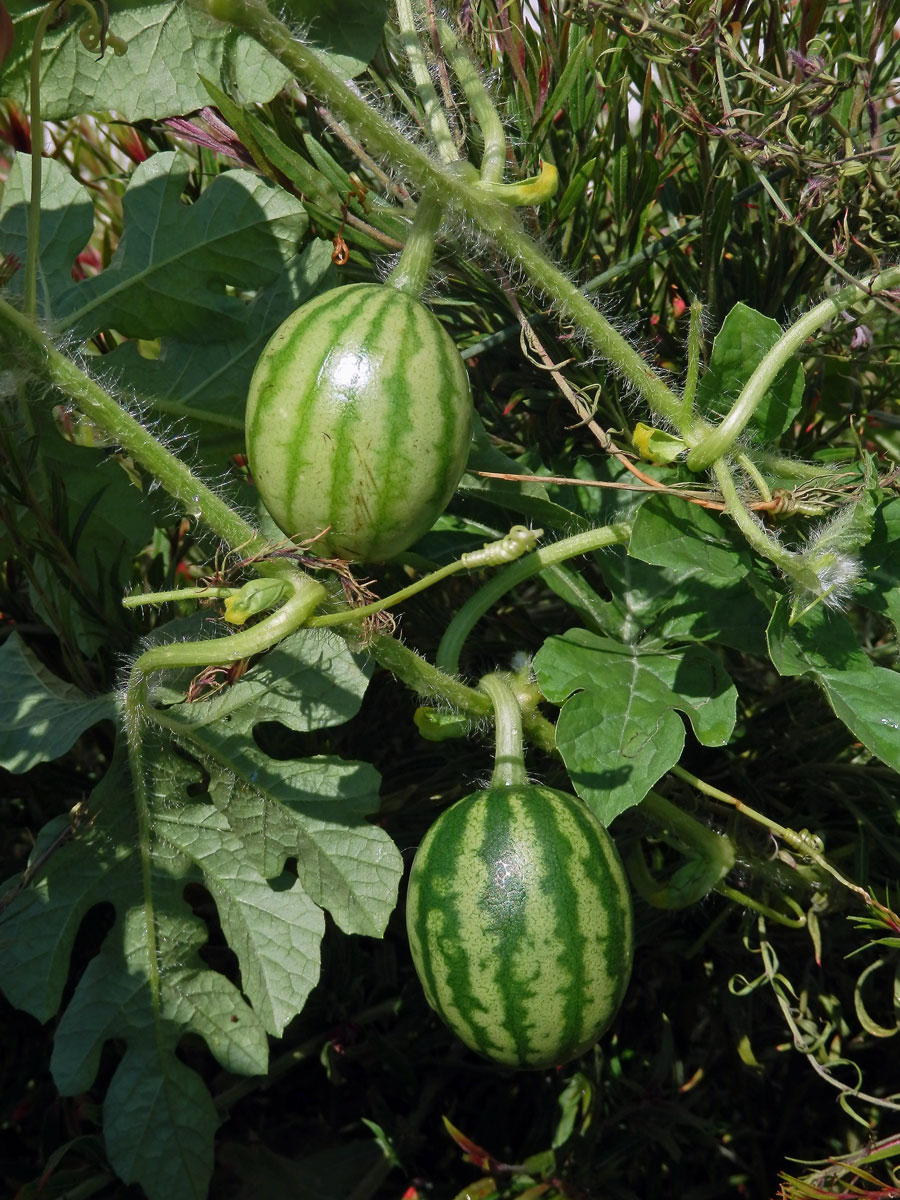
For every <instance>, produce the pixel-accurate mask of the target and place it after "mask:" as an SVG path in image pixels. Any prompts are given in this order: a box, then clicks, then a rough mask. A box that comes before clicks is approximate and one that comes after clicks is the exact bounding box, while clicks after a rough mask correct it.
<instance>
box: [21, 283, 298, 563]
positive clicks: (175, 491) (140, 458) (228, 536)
mask: <svg viewBox="0 0 900 1200" xmlns="http://www.w3.org/2000/svg"><path fill="white" fill-rule="evenodd" d="M0 329H2V330H3V331H4V332H5V334H6V335H7V342H8V343H12V344H13V345H14V346H15V347H16V349H17V350H18V351H19V352H20V353H21V354H22V356H23V357H24V358H25V360H26V361H27V363H28V365H29V366H30V367H31V368H32V369H33V370H35V371H36V372H38V373H39V374H40V375H41V376H42V377H43V378H44V379H47V380H49V381H50V382H51V383H52V384H53V385H54V386H55V387H57V388H58V389H59V390H60V391H61V392H62V393H63V395H64V396H65V397H66V399H68V400H71V401H72V403H74V404H75V405H76V407H77V408H79V409H80V411H81V412H83V413H84V415H85V416H86V417H88V418H89V419H90V420H91V421H93V422H94V423H95V424H96V425H98V426H99V427H100V428H101V429H102V430H103V432H104V433H106V434H108V435H109V437H110V438H112V439H113V440H114V441H115V442H116V443H117V444H118V445H120V446H121V447H122V449H123V450H125V451H126V452H127V453H128V454H129V455H131V457H132V458H134V460H135V461H136V462H138V463H139V464H140V465H141V466H142V467H143V468H144V470H146V471H147V472H148V473H149V474H150V475H152V476H153V477H154V479H157V480H158V481H159V482H160V484H161V485H162V486H163V487H164V488H165V489H166V491H167V492H168V493H169V494H170V495H171V496H173V497H174V498H175V499H176V500H177V501H178V502H179V504H181V505H182V507H183V508H184V510H185V511H186V512H188V513H190V514H191V515H192V516H193V517H195V518H196V519H199V520H201V521H203V523H204V524H205V525H206V526H207V527H208V528H209V529H211V530H212V531H213V532H214V533H215V534H216V535H217V536H218V537H220V538H221V539H222V540H223V541H224V542H226V543H227V544H228V545H229V546H230V547H231V548H232V549H237V548H241V549H244V550H246V552H247V553H248V554H251V555H263V556H264V555H265V554H266V552H267V550H268V542H267V541H266V539H265V538H264V537H263V536H262V534H261V533H260V532H259V531H258V530H257V529H254V527H253V526H252V525H251V524H249V522H247V521H245V520H244V519H243V517H241V516H240V515H239V514H238V513H236V512H235V511H234V510H233V509H232V508H231V507H230V506H229V505H228V504H227V503H226V502H225V501H224V500H222V499H221V498H220V497H219V496H217V495H216V494H215V492H213V491H212V490H211V489H210V488H208V487H207V486H206V484H204V483H203V482H201V480H200V479H198V478H197V476H196V475H195V474H194V473H193V471H191V469H190V468H189V467H188V466H186V465H185V464H184V463H183V462H182V461H181V459H180V458H178V457H177V455H175V454H172V452H171V451H170V450H168V449H166V447H165V446H164V445H163V444H162V443H161V442H160V441H159V440H158V439H157V438H155V437H154V436H153V434H152V433H150V432H149V431H148V430H147V429H145V428H144V426H143V425H142V424H141V423H140V421H138V420H137V419H136V418H135V417H133V416H131V414H130V413H128V412H126V411H125V409H123V408H122V406H121V405H120V404H119V403H118V402H117V401H116V400H115V399H114V398H113V397H112V396H111V395H110V394H109V393H108V392H106V391H105V390H104V389H103V388H102V387H101V386H100V384H99V383H98V382H97V381H96V380H95V379H93V378H92V377H91V376H90V375H88V374H87V372H86V371H84V370H82V368H81V367H79V366H78V364H77V363H75V362H73V361H72V360H71V359H69V358H67V357H66V356H65V355H64V354H60V353H59V351H58V350H57V349H56V348H55V346H54V345H53V344H52V342H51V341H50V340H49V338H48V337H47V336H46V335H45V334H44V332H43V330H41V329H40V328H39V327H38V326H37V325H36V324H35V323H34V322H33V321H31V320H29V319H28V317H26V316H25V315H24V314H23V313H20V312H19V311H18V310H17V309H15V308H13V306H12V305H11V304H9V303H7V301H5V300H4V299H3V298H2V297H0ZM255 565H256V569H257V570H258V571H259V573H260V574H262V575H265V574H269V575H282V574H288V573H290V572H291V571H293V570H295V568H294V567H293V566H292V565H291V564H290V563H286V562H285V561H283V560H282V561H269V562H259V563H257V564H255Z"/></svg>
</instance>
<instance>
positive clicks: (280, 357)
mask: <svg viewBox="0 0 900 1200" xmlns="http://www.w3.org/2000/svg"><path fill="white" fill-rule="evenodd" d="M471 430H472V398H471V393H470V390H469V381H468V376H467V374H466V369H465V365H464V364H463V361H462V359H461V357H460V355H459V352H458V350H457V349H456V346H455V345H454V343H453V340H452V338H451V337H450V336H449V334H448V333H447V332H446V330H445V329H443V327H442V326H441V325H440V323H439V322H438V320H437V318H436V317H435V316H434V315H433V314H432V313H431V312H429V311H428V309H427V308H425V307H424V305H422V304H421V303H420V302H419V301H418V300H416V299H414V298H413V297H412V296H409V295H408V294H407V293H405V292H402V291H399V290H397V289H396V288H393V287H388V286H384V285H379V284H370V283H358V284H350V285H348V286H346V287H341V288H337V289H335V290H334V291H330V292H325V293H323V294H322V295H320V296H317V297H315V298H314V299H313V300H310V301H309V302H308V303H307V304H304V305H302V307H300V308H299V309H297V311H296V312H294V313H292V314H291V316H290V317H288V318H287V320H286V321H285V322H284V323H283V324H282V325H281V326H280V327H279V329H277V330H276V332H275V334H274V335H273V336H272V338H271V339H270V340H269V342H268V344H267V345H266V347H265V349H264V350H263V352H262V354H261V356H260V358H259V361H258V363H257V364H256V368H255V370H254V372H253V378H252V380H251V383H250V392H249V397H248V402H247V415H246V433H247V452H248V457H249V460H250V469H251V471H252V474H253V478H254V480H255V482H256V485H257V487H258V489H259V493H260V496H261V498H262V501H263V503H264V504H265V506H266V508H267V509H268V511H269V513H270V514H271V516H272V518H273V519H274V521H275V523H276V524H277V525H278V527H279V529H281V530H282V531H283V532H284V533H286V534H287V535H288V536H289V537H291V538H294V539H295V540H298V541H305V540H307V539H311V538H316V537H317V536H318V535H320V534H323V531H325V530H327V532H325V533H324V535H323V536H322V537H320V538H318V540H317V541H315V543H314V545H313V549H314V550H315V552H316V553H317V554H319V555H321V556H323V557H333V558H343V559H347V560H350V561H364V562H381V561H383V560H384V559H386V558H390V557H391V556H393V555H395V554H398V553H400V551H402V550H404V549H406V547H407V546H410V545H412V543H413V542H415V541H416V540H417V539H418V538H420V537H421V536H422V534H424V533H425V532H426V531H427V530H428V529H430V528H431V526H432V525H433V524H434V521H435V519H436V518H437V517H438V516H439V515H440V513H441V512H443V510H444V508H445V507H446V504H447V502H448V500H449V499H450V497H451V496H452V494H453V492H454V490H455V488H456V485H457V484H458V482H459V480H460V477H461V475H462V473H463V470H464V469H465V464H466V456H467V454H468V449H469V442H470V439H471Z"/></svg>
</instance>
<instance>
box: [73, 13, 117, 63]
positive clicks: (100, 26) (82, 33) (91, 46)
mask: <svg viewBox="0 0 900 1200" xmlns="http://www.w3.org/2000/svg"><path fill="white" fill-rule="evenodd" d="M71 2H72V3H73V4H77V5H78V7H79V8H83V9H84V11H85V12H86V13H87V14H88V19H87V21H86V22H85V23H84V24H83V25H82V26H81V28H80V29H79V30H78V39H79V41H80V42H81V44H82V46H84V48H85V49H86V50H99V51H100V54H99V56H98V57H99V58H102V57H103V55H104V54H105V53H106V48H107V46H109V47H110V48H111V49H112V52H113V53H114V54H115V55H116V57H117V58H121V57H122V55H123V54H125V53H126V51H127V50H128V44H127V43H126V42H124V41H123V40H122V38H120V37H119V36H118V35H117V34H115V33H110V32H109V7H108V5H107V3H106V0H96V4H97V6H98V8H99V10H100V16H98V15H97V8H95V7H94V4H93V3H91V2H90V0H71Z"/></svg>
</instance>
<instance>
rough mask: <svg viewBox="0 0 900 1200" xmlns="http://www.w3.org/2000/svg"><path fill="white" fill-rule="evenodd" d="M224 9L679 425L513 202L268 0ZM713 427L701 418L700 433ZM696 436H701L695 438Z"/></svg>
mask: <svg viewBox="0 0 900 1200" xmlns="http://www.w3.org/2000/svg"><path fill="white" fill-rule="evenodd" d="M208 3H210V4H211V6H212V8H213V9H215V10H216V12H217V13H222V14H223V16H225V19H227V20H229V21H231V22H233V23H234V24H237V25H240V26H241V27H242V28H243V29H245V30H246V31H247V32H248V33H250V35H251V36H252V37H254V38H255V39H256V40H257V41H258V42H259V43H260V44H261V45H263V46H264V47H265V48H266V49H267V50H268V51H269V52H270V53H271V54H272V55H273V56H274V57H275V58H277V59H278V61H279V62H281V63H282V64H283V65H284V66H286V67H287V68H288V69H289V70H290V71H291V72H292V73H293V74H294V75H295V76H296V77H297V78H298V80H299V81H300V82H301V84H302V86H303V87H304V88H305V89H307V90H308V91H310V92H312V93H313V94H314V95H315V96H317V97H318V98H319V99H320V100H321V101H323V102H324V103H325V104H326V105H327V106H328V107H329V108H330V109H331V110H332V111H333V112H336V113H338V114H340V116H341V118H342V119H343V120H344V121H345V122H346V123H347V124H348V125H349V126H350V127H351V129H352V130H353V131H354V133H355V134H356V135H357V136H358V137H359V138H360V140H361V141H362V142H363V144H364V145H366V146H367V148H368V150H369V152H370V153H373V154H375V155H384V156H385V157H387V158H388V159H389V160H390V161H391V162H392V164H393V165H394V167H395V168H396V169H397V170H400V171H402V172H403V173H405V175H406V177H407V178H408V179H409V180H410V181H411V182H412V183H413V184H414V185H415V186H416V187H417V188H418V189H419V190H420V191H422V192H427V191H433V192H435V193H437V195H439V196H440V197H441V199H442V200H443V201H444V202H445V203H446V204H447V205H448V207H452V208H453V209H454V210H455V211H456V212H457V213H458V214H459V215H460V216H461V217H462V218H463V219H464V220H466V221H468V222H471V223H472V224H473V225H474V226H475V227H476V228H477V229H479V230H480V231H481V233H483V234H485V235H486V236H487V237H488V238H489V239H490V240H491V241H493V242H494V243H495V244H496V245H497V246H499V247H500V249H501V250H503V252H504V253H505V254H506V255H507V256H508V258H509V259H510V261H511V262H512V263H514V264H515V265H516V266H517V267H519V268H521V269H522V270H523V271H524V272H525V274H526V275H527V276H528V278H529V279H530V280H531V282H532V283H533V284H534V285H535V286H536V287H538V288H539V289H540V290H541V291H542V292H543V293H544V294H545V295H546V296H547V297H548V298H549V299H550V300H552V302H553V303H554V304H555V305H556V307H557V309H558V312H559V315H560V316H561V317H562V318H563V319H564V320H570V321H574V322H575V323H576V324H577V325H578V326H579V327H580V328H581V329H582V330H583V331H584V333H585V335H586V336H587V338H588V340H589V341H590V342H591V344H592V345H593V346H594V347H595V348H596V349H597V350H598V351H599V352H600V353H601V354H602V355H603V357H604V358H606V359H607V360H608V361H609V362H610V363H611V364H612V365H613V366H614V367H615V368H616V369H617V370H618V371H619V373H620V374H621V375H622V376H623V377H624V378H625V379H626V380H627V381H628V383H629V384H631V386H633V387H634V388H635V389H636V390H637V391H638V392H639V393H640V394H641V395H642V396H643V397H644V399H645V400H646V402H647V403H648V404H649V405H650V407H651V408H652V409H653V410H654V411H655V412H656V413H657V414H658V415H660V416H662V417H663V418H665V419H666V420H669V421H671V422H672V423H673V424H675V425H677V424H678V421H679V418H680V415H681V400H680V398H679V397H678V396H676V395H675V393H674V392H673V391H672V390H671V389H670V388H669V387H668V386H667V385H666V383H665V382H664V381H663V379H662V378H661V377H660V376H659V375H657V374H656V373H655V372H654V371H653V370H652V368H651V367H650V366H649V364H648V363H646V362H645V361H644V359H643V358H642V357H641V355H640V354H639V353H638V352H637V351H636V350H635V349H634V347H633V346H631V345H630V344H629V342H628V341H627V340H626V339H625V338H624V337H623V336H622V334H620V333H619V332H618V331H617V330H616V329H615V328H614V327H613V326H612V325H611V324H610V322H609V321H607V320H606V318H605V317H604V316H603V315H602V314H601V313H600V312H599V311H598V310H597V309H596V308H595V307H594V306H593V304H592V303H591V301H590V300H589V299H588V298H587V296H586V295H585V294H584V293H583V292H582V291H581V289H580V288H578V287H577V286H576V285H575V284H574V283H573V282H572V281H571V280H570V279H568V278H567V277H566V275H565V274H564V273H563V272H562V271H561V270H560V269H559V268H558V267H557V266H555V265H554V263H553V262H552V261H551V260H550V259H549V258H548V257H547V255H546V254H545V253H544V252H543V251H542V250H541V249H539V248H538V246H536V245H535V244H534V242H533V241H532V240H531V238H530V237H529V236H528V235H527V234H526V233H525V231H524V230H523V229H522V227H521V225H520V224H519V222H518V221H517V220H516V218H515V217H514V216H513V214H512V213H511V211H510V209H509V206H508V205H507V204H505V203H504V202H503V200H502V199H499V198H498V197H497V196H496V195H491V194H489V193H488V191H486V190H485V189H482V188H481V187H480V186H479V180H478V179H477V178H475V179H471V178H466V177H465V175H464V174H463V173H460V172H458V171H454V170H453V169H451V168H450V167H448V166H445V165H442V164H439V163H436V162H434V161H433V160H432V159H431V158H430V157H429V156H428V155H427V154H426V153H425V152H424V151H423V150H421V149H419V147H418V146H415V145H413V144H412V143H411V142H409V141H408V140H407V139H406V138H405V137H403V135H402V134H400V133H399V132H398V131H397V130H396V129H395V128H394V126H393V125H392V124H391V123H390V122H389V121H388V120H387V119H386V118H385V117H383V116H381V114H380V113H377V112H375V111H374V109H372V108H371V107H370V106H369V104H368V103H367V102H366V100H365V99H364V98H363V96H362V95H360V93H359V92H358V91H355V90H354V89H352V88H351V87H349V86H348V84H347V83H346V81H345V80H344V79H342V78H341V77H340V75H338V74H337V72H336V71H334V70H333V69H332V68H331V66H330V65H329V64H328V63H327V62H326V61H325V59H324V58H323V56H322V55H320V54H319V53H317V52H316V51H315V50H314V49H312V48H311V47H310V46H307V45H304V44H303V43H302V42H298V41H295V40H294V38H293V36H292V35H291V31H290V30H289V29H288V28H287V26H286V25H284V24H283V23H282V22H281V21H279V20H278V19H277V18H276V17H274V16H273V15H272V14H271V13H270V12H269V11H268V9H267V8H266V6H265V4H264V3H262V0H208ZM706 428H709V427H708V426H706V425H705V423H702V422H695V431H696V437H697V438H699V437H700V436H702V433H703V431H704V430H705V429H706ZM695 440H696V438H695Z"/></svg>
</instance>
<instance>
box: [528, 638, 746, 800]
mask: <svg viewBox="0 0 900 1200" xmlns="http://www.w3.org/2000/svg"><path fill="white" fill-rule="evenodd" d="M534 669H535V673H536V675H537V681H538V684H539V686H540V688H541V691H542V692H543V693H544V695H545V696H546V697H547V698H548V699H549V700H552V701H554V702H555V703H562V710H561V712H560V715H559V719H558V721H557V727H556V741H557V745H558V747H559V751H560V753H561V755H562V757H563V760H564V762H565V764H566V769H567V771H568V772H569V777H570V778H571V780H572V784H573V786H574V787H575V790H576V791H577V792H578V794H579V795H580V796H581V797H582V798H583V799H584V800H585V801H586V802H587V804H588V805H589V806H590V808H591V809H593V811H594V813H595V814H596V815H597V817H599V819H600V820H601V821H602V822H603V823H604V824H609V823H610V822H611V821H612V820H613V819H614V818H615V817H616V816H618V815H619V813H621V812H624V811H625V810H626V809H627V808H631V807H632V806H633V805H635V804H639V803H640V802H641V800H643V798H644V796H646V794H647V792H648V791H649V790H650V788H651V787H653V785H654V784H655V783H656V782H657V780H658V779H660V778H661V777H662V776H663V775H664V774H665V773H666V771H668V770H669V769H670V768H671V767H673V766H674V765H675V764H676V763H677V762H678V760H679V758H680V757H681V753H682V750H683V749H684V726H683V724H682V722H681V720H680V719H679V718H678V716H677V715H676V710H678V711H680V712H683V713H684V714H685V715H686V716H687V717H688V719H689V720H690V722H691V725H692V727H693V730H694V734H695V736H696V737H697V739H698V740H699V741H700V742H701V743H702V744H703V745H705V746H721V745H725V743H726V742H727V741H728V739H729V737H730V736H731V733H732V730H733V729H734V723H735V716H736V702H737V694H736V692H735V689H734V685H733V684H732V682H731V680H730V679H729V677H728V675H727V673H726V671H725V669H724V668H723V666H722V664H721V662H720V661H719V659H718V658H717V657H716V656H715V655H714V654H713V653H712V652H711V651H708V650H706V649H705V648H704V647H702V646H688V647H686V648H680V649H672V650H667V651H642V650H641V649H639V648H638V647H635V646H628V645H625V644H623V643H620V642H615V641H613V640H612V639H610V638H604V637H599V636H597V635H596V634H593V633H589V632H588V631H587V630H584V629H572V630H569V632H568V633H566V634H564V635H563V636H562V637H551V638H548V639H547V640H546V641H545V642H544V645H543V646H542V647H541V649H540V650H539V651H538V653H537V654H536V656H535V659H534Z"/></svg>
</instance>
